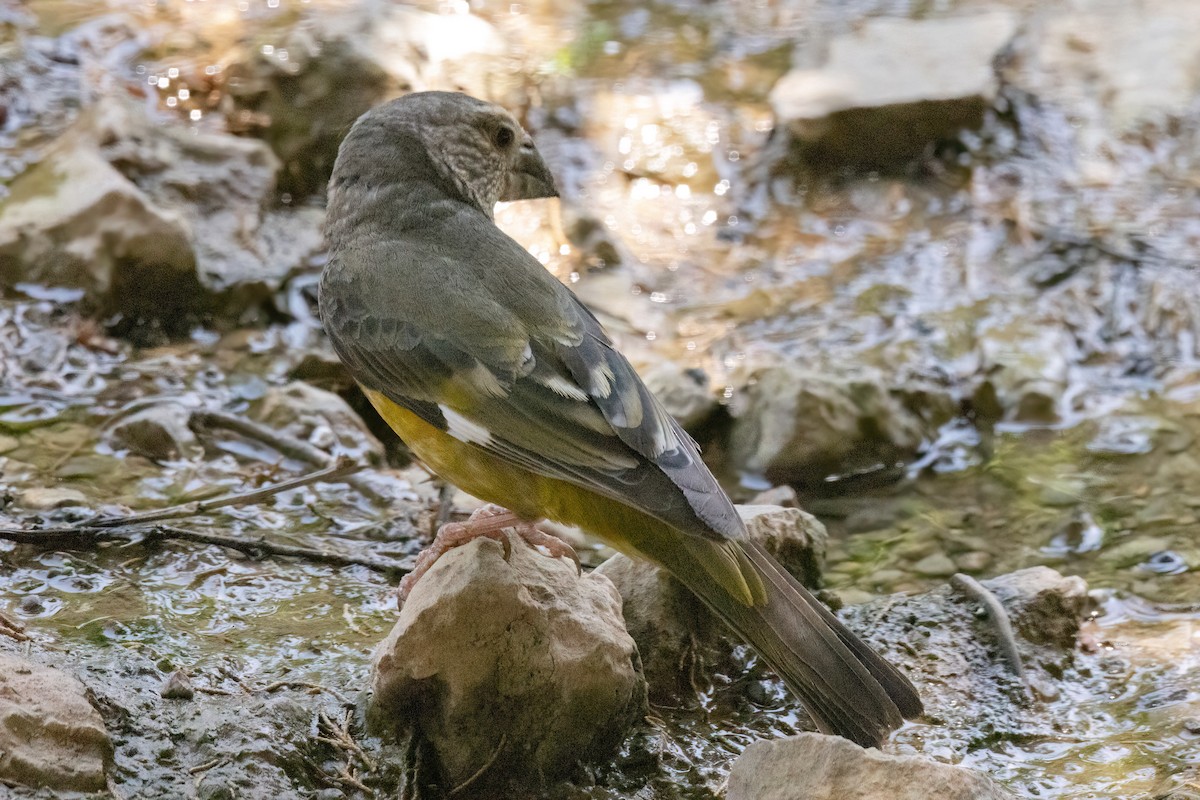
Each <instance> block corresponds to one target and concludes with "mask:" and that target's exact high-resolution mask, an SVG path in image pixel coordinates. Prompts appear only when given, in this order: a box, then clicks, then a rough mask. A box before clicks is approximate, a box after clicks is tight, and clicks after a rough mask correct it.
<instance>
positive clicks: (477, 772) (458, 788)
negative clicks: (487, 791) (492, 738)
mask: <svg viewBox="0 0 1200 800" xmlns="http://www.w3.org/2000/svg"><path fill="white" fill-rule="evenodd" d="M507 741H508V734H507V733H502V734H500V741H499V742H498V743H497V744H496V749H495V750H493V751H492V754H491V755H490V756H488V760H487V761H486V762H484V765H483V766H482V767H480V768H479V769H477V770H475V773H474V774H473V775H472V776H471V777H469V778H467V779H466V780H465V781H463V782H462V783H460V784H459V785H458V786H455V787H454V788H453V789H451V790H450V791H449V792H447V793H446V797H453V796H454V795H456V794H458V793H459V792H462V791H465V790H466V789H468V788H469V787H470V786H471V784H472V783H474V782H475V781H477V780H479V779H480V778H481V777H483V774H484V773H485V772H487V771H488V770H489V769H491V768H492V764H495V763H496V759H497V758H499V757H500V752H501V751H502V750H504V744H505V743H506V742H507Z"/></svg>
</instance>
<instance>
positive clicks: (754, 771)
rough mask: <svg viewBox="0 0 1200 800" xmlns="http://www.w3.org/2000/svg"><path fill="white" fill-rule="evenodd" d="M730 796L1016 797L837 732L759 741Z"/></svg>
mask: <svg viewBox="0 0 1200 800" xmlns="http://www.w3.org/2000/svg"><path fill="white" fill-rule="evenodd" d="M726 797H727V798H728V800H1014V797H1013V795H1011V794H1009V793H1008V792H1007V791H1005V790H1004V789H1002V788H1001V787H1000V786H998V785H997V784H996V783H994V782H993V781H992V780H991V779H990V778H988V777H987V776H986V775H982V774H980V773H978V772H974V771H973V770H969V769H966V768H965V767H956V766H951V765H949V764H942V763H940V762H937V761H933V760H932V759H929V758H925V757H923V756H894V755H889V754H886V753H881V752H880V751H878V750H876V749H874V748H872V749H870V750H864V749H863V748H861V747H859V746H858V745H856V744H854V743H853V742H851V741H848V740H846V739H843V738H841V737H839V736H825V735H822V734H819V733H802V734H800V735H799V736H790V737H788V738H786V739H775V740H771V741H757V742H754V743H753V744H751V745H750V746H749V747H747V748H746V749H745V751H744V752H743V753H742V755H741V756H739V757H738V759H737V761H735V762H734V763H733V769H732V770H730V773H729V789H728V792H727V794H726Z"/></svg>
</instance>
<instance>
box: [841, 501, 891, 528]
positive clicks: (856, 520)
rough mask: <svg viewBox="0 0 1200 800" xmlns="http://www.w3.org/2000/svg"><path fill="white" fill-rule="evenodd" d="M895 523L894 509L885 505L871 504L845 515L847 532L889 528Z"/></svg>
mask: <svg viewBox="0 0 1200 800" xmlns="http://www.w3.org/2000/svg"><path fill="white" fill-rule="evenodd" d="M895 524H896V509H895V508H891V507H889V506H886V505H871V506H868V507H866V508H860V509H859V510H858V511H855V512H853V513H851V514H850V516H848V517H846V522H845V525H846V531H847V532H848V533H870V532H871V531H879V530H883V529H885V528H890V527H892V526H893V525H895Z"/></svg>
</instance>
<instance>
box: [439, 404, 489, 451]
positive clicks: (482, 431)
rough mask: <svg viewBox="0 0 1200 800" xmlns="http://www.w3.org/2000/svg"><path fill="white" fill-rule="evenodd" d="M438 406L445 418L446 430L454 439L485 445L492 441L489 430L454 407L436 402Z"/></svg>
mask: <svg viewBox="0 0 1200 800" xmlns="http://www.w3.org/2000/svg"><path fill="white" fill-rule="evenodd" d="M438 408H440V409H441V410H442V416H443V417H445V419H446V432H447V433H449V434H450V435H451V436H453V437H454V438H455V439H458V440H459V441H460V442H468V443H470V444H478V445H486V444H488V443H490V442H491V441H492V434H491V432H490V431H488V429H487V428H485V427H483V426H482V425H480V424H479V423H478V422H472V421H471V420H469V419H467V418H466V417H464V416H463V415H462V414H459V413H458V412H457V411H455V410H454V409H452V408H450V407H449V406H446V405H443V404H441V403H438Z"/></svg>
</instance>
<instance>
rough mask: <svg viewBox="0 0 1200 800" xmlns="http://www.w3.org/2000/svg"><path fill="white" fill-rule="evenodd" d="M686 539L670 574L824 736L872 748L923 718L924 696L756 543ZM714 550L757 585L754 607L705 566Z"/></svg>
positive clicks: (676, 552) (672, 563)
mask: <svg viewBox="0 0 1200 800" xmlns="http://www.w3.org/2000/svg"><path fill="white" fill-rule="evenodd" d="M683 538H685V539H686V541H685V542H684V543H683V547H676V548H674V551H673V557H672V558H670V562H671V563H670V569H671V572H672V573H673V574H674V575H675V576H676V577H677V578H678V579H679V580H680V581H681V582H683V584H684V585H686V586H687V587H688V588H689V589H691V590H692V591H693V592H694V593H695V594H696V595H697V596H698V597H699V598H700V599H701V600H703V601H704V603H705V604H706V605H707V606H708V607H709V608H711V609H712V610H713V612H715V613H716V614H717V616H719V617H720V618H721V619H723V620H724V621H725V623H726V624H728V625H729V627H731V628H732V629H733V630H734V631H735V632H736V633H737V634H738V635H739V636H740V637H741V638H742V639H744V640H745V641H746V642H747V643H748V644H750V645H751V646H752V647H753V648H754V649H755V650H757V651H758V653H759V654H760V655H761V656H762V657H763V659H765V660H766V662H767V663H768V664H769V665H770V666H771V667H772V669H774V670H775V671H776V672H777V673H778V674H779V676H780V677H781V678H783V680H784V682H785V683H786V684H787V685H788V688H790V689H791V690H792V692H793V693H795V694H796V695H797V696H798V697H799V698H800V700H801V701H802V702H803V703H804V706H805V708H806V709H807V710H808V712H809V714H810V715H811V716H812V718H813V721H814V722H816V724H817V727H818V728H820V729H821V730H822V731H824V732H826V733H836V734H839V735H841V736H844V737H846V738H847V739H850V740H852V741H854V742H857V743H858V744H860V745H862V746H863V747H873V746H877V745H879V744H880V743H881V742H882V741H883V740H884V739H886V738H887V736H888V735H889V734H890V733H891V732H892V731H893V730H895V729H896V728H898V727H900V725H902V724H903V722H904V720H905V719H909V718H912V717H915V716H917V715H918V714H920V713H921V711H922V706H921V698H920V697H919V696H918V695H917V691H916V689H915V688H913V685H912V684H911V683H910V682H909V680H908V678H906V677H905V676H904V675H903V674H901V673H900V671H899V670H897V669H896V668H895V667H893V666H892V665H891V664H889V663H888V662H886V661H884V660H883V658H882V657H881V656H880V655H879V654H878V653H876V652H875V651H874V650H872V649H871V648H870V647H869V646H868V645H867V644H866V643H865V642H863V641H862V640H861V639H859V638H858V637H857V636H855V635H854V634H853V633H851V632H850V630H849V629H848V628H846V626H845V625H843V624H842V623H841V622H840V621H839V620H838V619H837V617H835V616H834V615H833V614H832V613H831V612H830V611H829V610H828V609H827V608H825V606H824V605H822V604H821V602H820V601H818V600H817V599H816V598H815V597H813V596H812V594H810V593H809V591H808V590H807V589H805V588H804V587H803V586H801V585H800V584H799V583H798V582H797V581H796V580H795V579H794V578H793V577H792V576H791V575H789V574H788V573H787V572H786V571H785V570H784V569H783V568H782V567H781V566H780V565H779V564H778V563H777V562H776V561H775V559H773V558H772V557H771V556H770V554H768V553H767V552H766V550H764V549H763V548H762V547H761V546H760V545H758V544H755V543H754V542H750V541H747V540H744V539H743V540H741V541H737V542H733V541H724V542H719V541H714V540H711V539H701V538H699V537H692V536H688V537H683ZM712 548H719V549H721V550H725V551H726V552H728V551H729V550H730V549H732V550H733V552H734V553H735V556H736V557H737V560H738V561H739V562H740V565H741V567H742V571H743V572H744V573H748V574H747V575H746V577H747V581H748V582H749V583H751V584H755V583H758V582H761V585H762V589H763V592H761V593H760V592H757V591H756V592H754V594H755V595H757V597H756V599H755V601H754V602H753V605H748V604H746V603H745V602H744V601H742V600H739V599H737V598H736V597H735V596H734V594H733V593H731V592H730V590H729V589H728V588H727V587H726V586H725V585H723V583H724V582H722V581H720V580H717V579H716V578H715V577H714V576H713V574H712V572H711V571H710V570H706V569H705V568H704V567H703V565H704V564H706V563H708V564H711V563H712V562H713V560H714V554H713V553H712V552H710V550H711V549H712ZM738 548H740V550H741V552H740V553H738V552H737V549H738ZM681 551H684V552H686V555H684V552H681ZM756 588H757V587H756ZM764 597H765V600H763V599H762V598H764Z"/></svg>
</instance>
